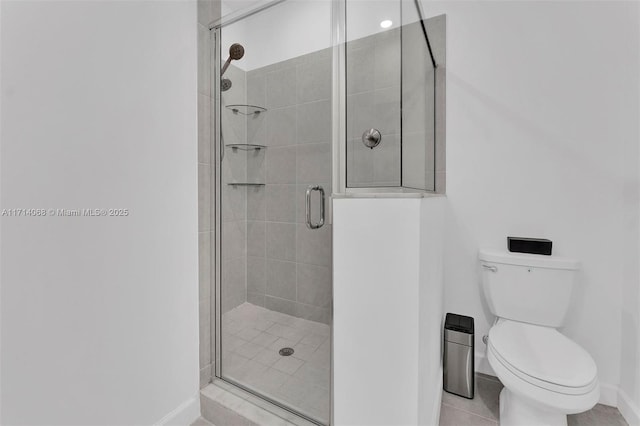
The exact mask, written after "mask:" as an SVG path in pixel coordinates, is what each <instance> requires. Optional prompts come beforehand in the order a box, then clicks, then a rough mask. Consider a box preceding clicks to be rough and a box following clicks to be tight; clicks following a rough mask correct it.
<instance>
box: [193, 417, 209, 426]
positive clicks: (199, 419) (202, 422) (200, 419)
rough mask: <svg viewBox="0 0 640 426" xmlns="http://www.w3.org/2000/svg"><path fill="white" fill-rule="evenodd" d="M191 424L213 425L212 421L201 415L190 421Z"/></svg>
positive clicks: (195, 425)
mask: <svg viewBox="0 0 640 426" xmlns="http://www.w3.org/2000/svg"><path fill="white" fill-rule="evenodd" d="M191 426H214V425H213V423H210V422H209V421H207V420H206V419H204V418H202V417H198V418H197V419H196V421H195V422H193V423H191Z"/></svg>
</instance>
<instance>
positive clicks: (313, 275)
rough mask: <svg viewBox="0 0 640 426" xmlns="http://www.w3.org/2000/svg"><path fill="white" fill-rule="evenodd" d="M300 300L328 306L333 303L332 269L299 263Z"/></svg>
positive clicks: (318, 305) (319, 305)
mask: <svg viewBox="0 0 640 426" xmlns="http://www.w3.org/2000/svg"><path fill="white" fill-rule="evenodd" d="M297 300H298V302H302V303H306V304H308V305H313V306H317V307H323V308H328V307H329V304H330V303H331V269H330V268H329V267H327V266H317V265H307V264H304V263H300V264H298V299H297Z"/></svg>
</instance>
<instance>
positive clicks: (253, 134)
mask: <svg viewBox="0 0 640 426" xmlns="http://www.w3.org/2000/svg"><path fill="white" fill-rule="evenodd" d="M247 103H249V102H247ZM249 104H250V105H253V104H251V103H249ZM263 105H264V104H263ZM258 106H260V105H258ZM270 114H271V112H267V113H264V112H261V113H259V114H252V115H249V116H246V117H245V122H246V126H247V141H246V142H247V143H253V144H256V145H266V143H265V129H266V126H267V121H268V118H269V117H268V115H270Z"/></svg>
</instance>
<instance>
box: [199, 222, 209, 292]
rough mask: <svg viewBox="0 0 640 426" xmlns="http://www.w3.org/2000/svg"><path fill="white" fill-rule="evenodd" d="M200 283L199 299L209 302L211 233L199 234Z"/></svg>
mask: <svg viewBox="0 0 640 426" xmlns="http://www.w3.org/2000/svg"><path fill="white" fill-rule="evenodd" d="M198 283H199V291H198V293H199V295H198V297H199V299H200V300H209V298H210V296H211V233H210V232H208V231H207V232H199V233H198Z"/></svg>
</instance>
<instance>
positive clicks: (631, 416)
mask: <svg viewBox="0 0 640 426" xmlns="http://www.w3.org/2000/svg"><path fill="white" fill-rule="evenodd" d="M636 20H637V22H640V7H639V8H636ZM638 39H640V32H638V33H637V34H636V43H637V45H640V41H638ZM636 61H637V62H638V61H640V59H638V58H636ZM629 89H630V90H631V91H633V90H634V89H635V91H636V93H637V96H638V99H640V84H637V85H636V86H635V88H634V87H630V88H629ZM639 102H640V101H639ZM637 113H638V117H637V119H636V132H637V134H638V135H640V111H637ZM638 139H640V136H639V137H638ZM638 145H639V144H638V143H636V144H630V146H629V148H628V155H629V160H630V161H627V162H626V166H627V167H628V168H629V171H628V174H629V180H628V182H627V184H626V185H625V197H626V199H627V200H628V203H630V204H632V205H633V206H635V208H628V209H627V210H626V215H625V217H624V222H623V223H624V224H625V226H626V227H627V233H628V239H627V245H626V249H627V251H628V253H629V255H628V256H626V257H625V259H626V263H627V265H626V274H627V279H626V280H625V282H624V283H623V287H622V329H621V335H622V342H621V343H622V344H621V354H620V355H621V360H620V393H619V400H618V407H619V409H620V412H621V413H622V414H623V415H624V417H625V419H626V420H627V422H628V423H629V424H630V425H640V269H639V268H640V266H639V264H640V226H639V225H640V149H639V148H640V147H639V146H638ZM633 158H635V159H636V162H635V163H634V162H633V161H632V159H633Z"/></svg>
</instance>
